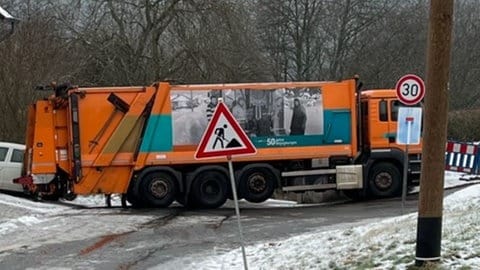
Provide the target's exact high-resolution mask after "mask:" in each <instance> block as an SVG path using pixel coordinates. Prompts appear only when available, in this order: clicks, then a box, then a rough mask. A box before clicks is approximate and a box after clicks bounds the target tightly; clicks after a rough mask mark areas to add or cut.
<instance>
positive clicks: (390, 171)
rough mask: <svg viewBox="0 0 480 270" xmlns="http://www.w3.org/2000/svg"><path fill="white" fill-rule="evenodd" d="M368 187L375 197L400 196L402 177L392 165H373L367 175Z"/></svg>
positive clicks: (384, 163) (383, 163)
mask: <svg viewBox="0 0 480 270" xmlns="http://www.w3.org/2000/svg"><path fill="white" fill-rule="evenodd" d="M368 187H369V190H370V192H371V193H372V194H373V195H374V196H376V197H393V196H398V195H400V192H401V190H402V177H401V174H400V171H399V169H398V168H397V167H396V166H395V165H393V164H392V163H387V162H381V163H378V164H375V165H374V166H373V168H372V170H371V172H370V174H369V181H368Z"/></svg>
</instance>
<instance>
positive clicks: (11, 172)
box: [0, 142, 25, 192]
mask: <svg viewBox="0 0 480 270" xmlns="http://www.w3.org/2000/svg"><path fill="white" fill-rule="evenodd" d="M24 152H25V145H23V144H17V143H8V142H0V189H1V190H8V191H19V192H23V188H22V186H21V185H19V184H14V183H13V181H12V180H13V179H14V178H18V177H20V176H21V173H22V165H23V154H24Z"/></svg>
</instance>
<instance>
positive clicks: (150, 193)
mask: <svg viewBox="0 0 480 270" xmlns="http://www.w3.org/2000/svg"><path fill="white" fill-rule="evenodd" d="M140 181H141V182H140V195H141V196H143V198H144V201H145V202H146V203H147V205H148V206H153V207H168V206H169V205H170V204H172V202H173V200H174V199H175V196H176V195H177V184H176V181H175V179H174V178H173V177H172V176H171V175H170V174H168V173H164V172H153V173H149V174H147V175H145V176H144V177H143V178H142V179H141V180H140Z"/></svg>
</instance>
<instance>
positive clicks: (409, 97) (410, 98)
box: [395, 74, 425, 105]
mask: <svg viewBox="0 0 480 270" xmlns="http://www.w3.org/2000/svg"><path fill="white" fill-rule="evenodd" d="M395 89H396V90H397V97H398V99H399V100H400V101H401V102H402V103H403V104H405V105H415V104H417V103H418V102H420V101H421V100H422V99H423V97H424V96H425V84H424V83H423V80H422V78H420V77H418V76H417V75H413V74H407V75H405V76H403V77H402V78H400V80H398V82H397V85H396V86H395Z"/></svg>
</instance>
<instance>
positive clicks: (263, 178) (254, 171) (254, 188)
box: [238, 167, 276, 203]
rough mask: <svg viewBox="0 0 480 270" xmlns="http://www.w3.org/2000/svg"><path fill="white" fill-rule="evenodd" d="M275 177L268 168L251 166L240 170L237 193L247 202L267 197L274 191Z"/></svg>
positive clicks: (257, 201) (264, 199) (256, 201)
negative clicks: (242, 170)
mask: <svg viewBox="0 0 480 270" xmlns="http://www.w3.org/2000/svg"><path fill="white" fill-rule="evenodd" d="M275 183H276V177H275V174H273V172H272V171H271V170H269V169H268V168H264V167H252V168H249V169H247V170H246V171H244V172H242V175H241V176H240V182H239V187H238V189H239V193H240V194H241V196H242V197H243V198H245V200H247V201H249V202H254V203H259V202H264V201H266V200H267V199H269V198H270V197H271V196H272V194H273V192H274V191H275Z"/></svg>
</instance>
